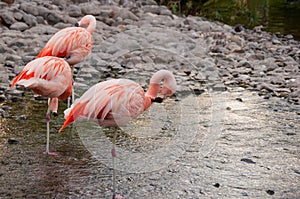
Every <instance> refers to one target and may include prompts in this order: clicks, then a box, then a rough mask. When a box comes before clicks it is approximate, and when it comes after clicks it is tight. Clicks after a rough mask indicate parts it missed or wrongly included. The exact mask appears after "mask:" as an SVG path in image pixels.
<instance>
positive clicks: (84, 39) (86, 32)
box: [37, 15, 96, 101]
mask: <svg viewBox="0 0 300 199" xmlns="http://www.w3.org/2000/svg"><path fill="white" fill-rule="evenodd" d="M83 27H86V28H83ZM95 28H96V19H95V17H94V16H92V15H86V16H84V17H83V18H82V19H81V20H80V21H79V22H77V23H76V24H75V27H67V28H64V29H62V30H60V31H58V32H57V33H55V34H54V35H53V37H51V38H50V40H49V41H48V42H47V44H46V45H45V47H44V48H43V49H42V50H41V51H40V53H39V54H38V55H37V58H39V57H44V56H55V57H61V58H64V59H65V60H66V61H67V62H68V63H69V64H70V65H71V67H72V75H73V72H74V65H75V64H77V63H79V62H81V61H83V60H84V58H85V57H87V56H88V55H89V54H90V52H91V51H92V43H93V41H92V34H93V32H94V30H95ZM72 101H74V93H72Z"/></svg>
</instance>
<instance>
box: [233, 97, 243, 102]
mask: <svg viewBox="0 0 300 199" xmlns="http://www.w3.org/2000/svg"><path fill="white" fill-rule="evenodd" d="M235 99H236V100H237V101H240V102H243V100H242V98H240V97H237V98H235Z"/></svg>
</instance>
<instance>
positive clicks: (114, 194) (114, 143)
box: [111, 131, 117, 199]
mask: <svg viewBox="0 0 300 199" xmlns="http://www.w3.org/2000/svg"><path fill="white" fill-rule="evenodd" d="M116 139H117V133H116V131H115V132H114V137H113V139H112V149H111V156H112V165H113V176H112V177H113V179H112V180H113V197H112V198H113V199H115V198H116V170H115V157H116V156H117V153H116Z"/></svg>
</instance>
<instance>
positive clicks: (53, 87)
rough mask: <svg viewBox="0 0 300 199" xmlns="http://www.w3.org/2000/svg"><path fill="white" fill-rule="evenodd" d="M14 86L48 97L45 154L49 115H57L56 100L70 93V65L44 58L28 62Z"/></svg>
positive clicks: (55, 59) (59, 60)
mask: <svg viewBox="0 0 300 199" xmlns="http://www.w3.org/2000/svg"><path fill="white" fill-rule="evenodd" d="M16 84H18V85H22V86H24V87H26V88H29V89H31V90H32V91H33V92H35V93H36V94H39V95H42V96H44V97H48V98H49V99H48V110H47V113H46V121H47V143H46V152H45V153H46V154H47V155H53V154H55V153H51V152H49V133H50V132H49V122H50V113H51V112H52V113H53V114H54V115H56V114H57V109H58V99H61V100H65V99H67V98H68V97H69V96H70V95H71V92H72V73H71V69H70V65H69V64H68V63H67V62H66V61H65V60H64V59H62V58H58V57H52V56H46V57H41V58H37V59H35V60H33V61H31V62H29V63H28V64H27V65H26V66H25V67H24V69H23V70H22V71H21V72H20V73H19V74H18V75H17V77H15V79H14V80H13V82H12V84H11V88H13V87H14V86H15V85H16Z"/></svg>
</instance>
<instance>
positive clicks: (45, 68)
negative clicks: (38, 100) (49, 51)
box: [11, 56, 72, 99]
mask: <svg viewBox="0 0 300 199" xmlns="http://www.w3.org/2000/svg"><path fill="white" fill-rule="evenodd" d="M16 84H19V85H22V86H24V87H26V88H29V89H31V90H33V91H34V92H35V93H37V94H39V95H42V96H45V97H49V98H55V97H58V98H59V99H66V98H68V96H69V95H70V94H71V91H72V73H71V69H70V66H69V64H68V63H67V62H66V61H65V60H63V59H61V58H57V57H49V56H47V57H41V58H37V59H35V60H33V61H31V62H29V63H28V64H27V65H26V66H25V68H24V69H23V71H21V72H20V73H19V74H18V76H17V77H16V78H15V79H14V80H13V82H12V85H11V87H14V86H15V85H16Z"/></svg>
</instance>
